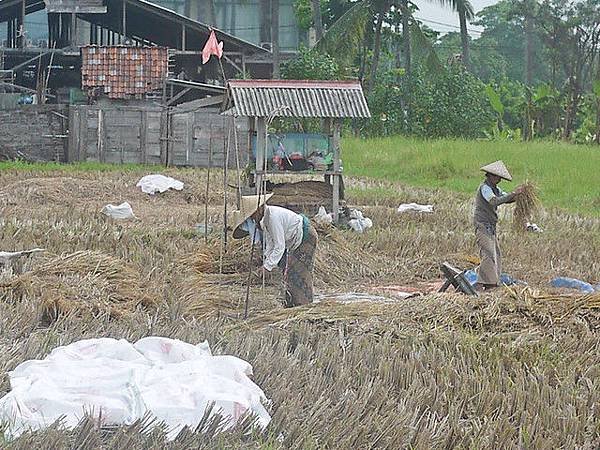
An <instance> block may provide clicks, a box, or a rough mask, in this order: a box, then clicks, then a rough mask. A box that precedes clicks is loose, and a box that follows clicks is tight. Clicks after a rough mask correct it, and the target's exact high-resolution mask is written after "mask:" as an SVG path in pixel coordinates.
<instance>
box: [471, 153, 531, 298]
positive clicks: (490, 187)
mask: <svg viewBox="0 0 600 450" xmlns="http://www.w3.org/2000/svg"><path fill="white" fill-rule="evenodd" d="M481 170H483V171H484V172H485V180H484V181H483V183H481V185H480V186H479V188H478V189H477V194H476V196H475V216H474V222H475V236H476V242H477V247H479V253H480V255H481V264H480V265H479V268H478V269H477V285H476V287H477V288H478V289H492V288H494V287H497V286H498V284H499V283H500V273H501V270H502V258H501V255H500V247H499V246H498V237H497V234H496V224H497V223H498V213H497V210H498V206H499V205H502V204H504V203H513V202H514V201H515V199H516V196H517V195H519V194H520V193H521V192H522V189H523V188H522V187H521V186H519V187H517V188H516V189H515V190H514V192H511V193H510V194H507V193H506V192H504V191H502V190H501V189H500V188H499V187H498V183H500V181H502V180H503V179H504V180H508V181H512V176H511V175H510V173H509V172H508V169H507V168H506V166H505V165H504V163H503V162H502V161H496V162H494V163H491V164H488V165H487V166H483V167H482V168H481Z"/></svg>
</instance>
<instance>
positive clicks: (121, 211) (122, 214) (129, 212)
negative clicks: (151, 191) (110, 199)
mask: <svg viewBox="0 0 600 450" xmlns="http://www.w3.org/2000/svg"><path fill="white" fill-rule="evenodd" d="M100 212H101V213H102V214H104V215H106V216H109V217H112V218H113V219H121V220H123V219H135V215H134V214H133V209H131V205H130V204H129V203H127V202H124V203H121V204H120V205H118V206H115V205H111V204H108V205H106V206H105V207H104V208H102V210H101V211H100Z"/></svg>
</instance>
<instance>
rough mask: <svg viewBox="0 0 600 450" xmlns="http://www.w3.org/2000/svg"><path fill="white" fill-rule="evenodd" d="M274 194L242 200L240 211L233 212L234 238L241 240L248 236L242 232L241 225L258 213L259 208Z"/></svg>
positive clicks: (247, 196)
mask: <svg viewBox="0 0 600 450" xmlns="http://www.w3.org/2000/svg"><path fill="white" fill-rule="evenodd" d="M272 196H273V194H265V195H244V196H242V198H241V199H240V209H239V210H237V211H234V212H233V238H234V239H241V238H243V237H244V236H247V235H248V232H247V231H245V230H242V229H241V228H240V227H241V225H242V224H243V223H244V222H245V221H246V219H248V218H249V217H250V216H251V215H252V214H254V213H255V212H256V210H257V209H258V208H260V207H261V206H262V205H264V204H265V203H267V200H269V199H270V198H271V197H272Z"/></svg>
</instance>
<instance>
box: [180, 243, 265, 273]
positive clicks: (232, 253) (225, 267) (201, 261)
mask: <svg viewBox="0 0 600 450" xmlns="http://www.w3.org/2000/svg"><path fill="white" fill-rule="evenodd" d="M250 250H251V249H250V241H249V239H231V238H230V239H228V241H227V247H226V248H223V244H222V243H221V241H220V240H218V239H216V240H212V241H209V242H208V243H206V244H202V246H201V247H200V249H199V250H198V252H196V253H195V254H193V255H191V256H190V257H188V258H186V259H185V260H184V263H186V264H187V265H189V266H191V267H193V268H194V270H195V271H196V272H197V273H198V274H226V275H233V274H243V273H245V274H247V273H248V269H249V268H250V265H249V264H250ZM260 251H261V250H260V245H259V244H257V245H256V246H255V247H254V262H253V263H252V267H260Z"/></svg>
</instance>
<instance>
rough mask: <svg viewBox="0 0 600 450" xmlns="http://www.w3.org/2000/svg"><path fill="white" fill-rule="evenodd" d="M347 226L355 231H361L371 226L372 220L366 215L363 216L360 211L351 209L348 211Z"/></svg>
mask: <svg viewBox="0 0 600 450" xmlns="http://www.w3.org/2000/svg"><path fill="white" fill-rule="evenodd" d="M348 226H349V227H350V228H352V229H353V230H354V231H356V232H357V233H362V232H364V231H366V230H368V229H369V228H371V227H372V226H373V221H372V220H371V219H369V218H368V217H364V216H363V213H362V211H360V210H358V209H353V210H352V211H350V220H349V221H348Z"/></svg>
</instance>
